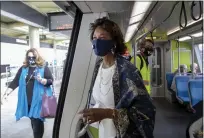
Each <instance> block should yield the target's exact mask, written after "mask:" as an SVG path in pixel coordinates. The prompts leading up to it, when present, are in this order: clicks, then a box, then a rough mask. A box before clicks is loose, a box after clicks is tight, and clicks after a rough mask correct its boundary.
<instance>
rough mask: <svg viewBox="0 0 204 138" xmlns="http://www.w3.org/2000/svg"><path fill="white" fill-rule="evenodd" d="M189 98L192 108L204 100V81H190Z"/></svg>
mask: <svg viewBox="0 0 204 138" xmlns="http://www.w3.org/2000/svg"><path fill="white" fill-rule="evenodd" d="M188 86H189V96H190V104H191V107H193V106H194V105H196V104H197V103H198V102H200V101H202V100H203V80H201V79H199V80H190V81H189V84H188Z"/></svg>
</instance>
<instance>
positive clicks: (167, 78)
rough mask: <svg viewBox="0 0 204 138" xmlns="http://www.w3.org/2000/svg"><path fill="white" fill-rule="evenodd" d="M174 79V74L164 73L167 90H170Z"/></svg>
mask: <svg viewBox="0 0 204 138" xmlns="http://www.w3.org/2000/svg"><path fill="white" fill-rule="evenodd" d="M173 78H174V73H170V72H168V73H166V81H167V88H168V90H171V84H172V81H173Z"/></svg>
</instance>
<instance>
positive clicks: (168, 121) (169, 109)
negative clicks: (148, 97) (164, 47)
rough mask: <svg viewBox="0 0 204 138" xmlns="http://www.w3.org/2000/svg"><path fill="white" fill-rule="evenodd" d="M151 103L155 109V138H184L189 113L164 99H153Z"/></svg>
mask: <svg viewBox="0 0 204 138" xmlns="http://www.w3.org/2000/svg"><path fill="white" fill-rule="evenodd" d="M153 103H154V105H155V106H156V108H157V112H156V120H155V129H154V136H155V138H185V137H186V128H187V125H188V123H189V120H190V115H191V113H189V112H187V111H186V110H185V108H183V107H181V106H180V105H178V104H171V103H170V102H168V101H167V100H166V99H164V98H156V99H155V98H154V99H153Z"/></svg>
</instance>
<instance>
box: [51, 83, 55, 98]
mask: <svg viewBox="0 0 204 138" xmlns="http://www.w3.org/2000/svg"><path fill="white" fill-rule="evenodd" d="M51 89H52V95H53V96H55V89H54V85H53V84H52V85H51Z"/></svg>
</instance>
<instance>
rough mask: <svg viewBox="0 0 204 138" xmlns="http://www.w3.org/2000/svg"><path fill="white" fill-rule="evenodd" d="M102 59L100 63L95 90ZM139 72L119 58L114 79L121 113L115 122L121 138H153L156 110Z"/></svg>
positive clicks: (117, 103)
mask: <svg viewBox="0 0 204 138" xmlns="http://www.w3.org/2000/svg"><path fill="white" fill-rule="evenodd" d="M101 63H102V59H99V60H98V61H97V62H96V66H95V70H94V74H93V79H92V85H91V89H92V88H93V85H94V82H95V79H96V77H97V74H98V69H99V67H100V65H101ZM140 75H141V74H140V72H139V70H138V69H137V68H136V67H135V66H134V65H133V64H132V63H130V62H129V61H128V60H126V59H125V58H123V57H122V56H119V55H118V56H117V57H116V68H115V73H114V75H113V79H112V82H113V92H114V100H115V107H116V109H117V111H118V113H119V115H118V119H117V120H114V124H115V127H116V129H117V138H153V130H154V123H155V114H156V108H155V106H154V105H153V104H152V102H151V98H150V96H149V94H148V93H147V90H146V88H145V86H144V84H143V81H142V79H141V77H140Z"/></svg>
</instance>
